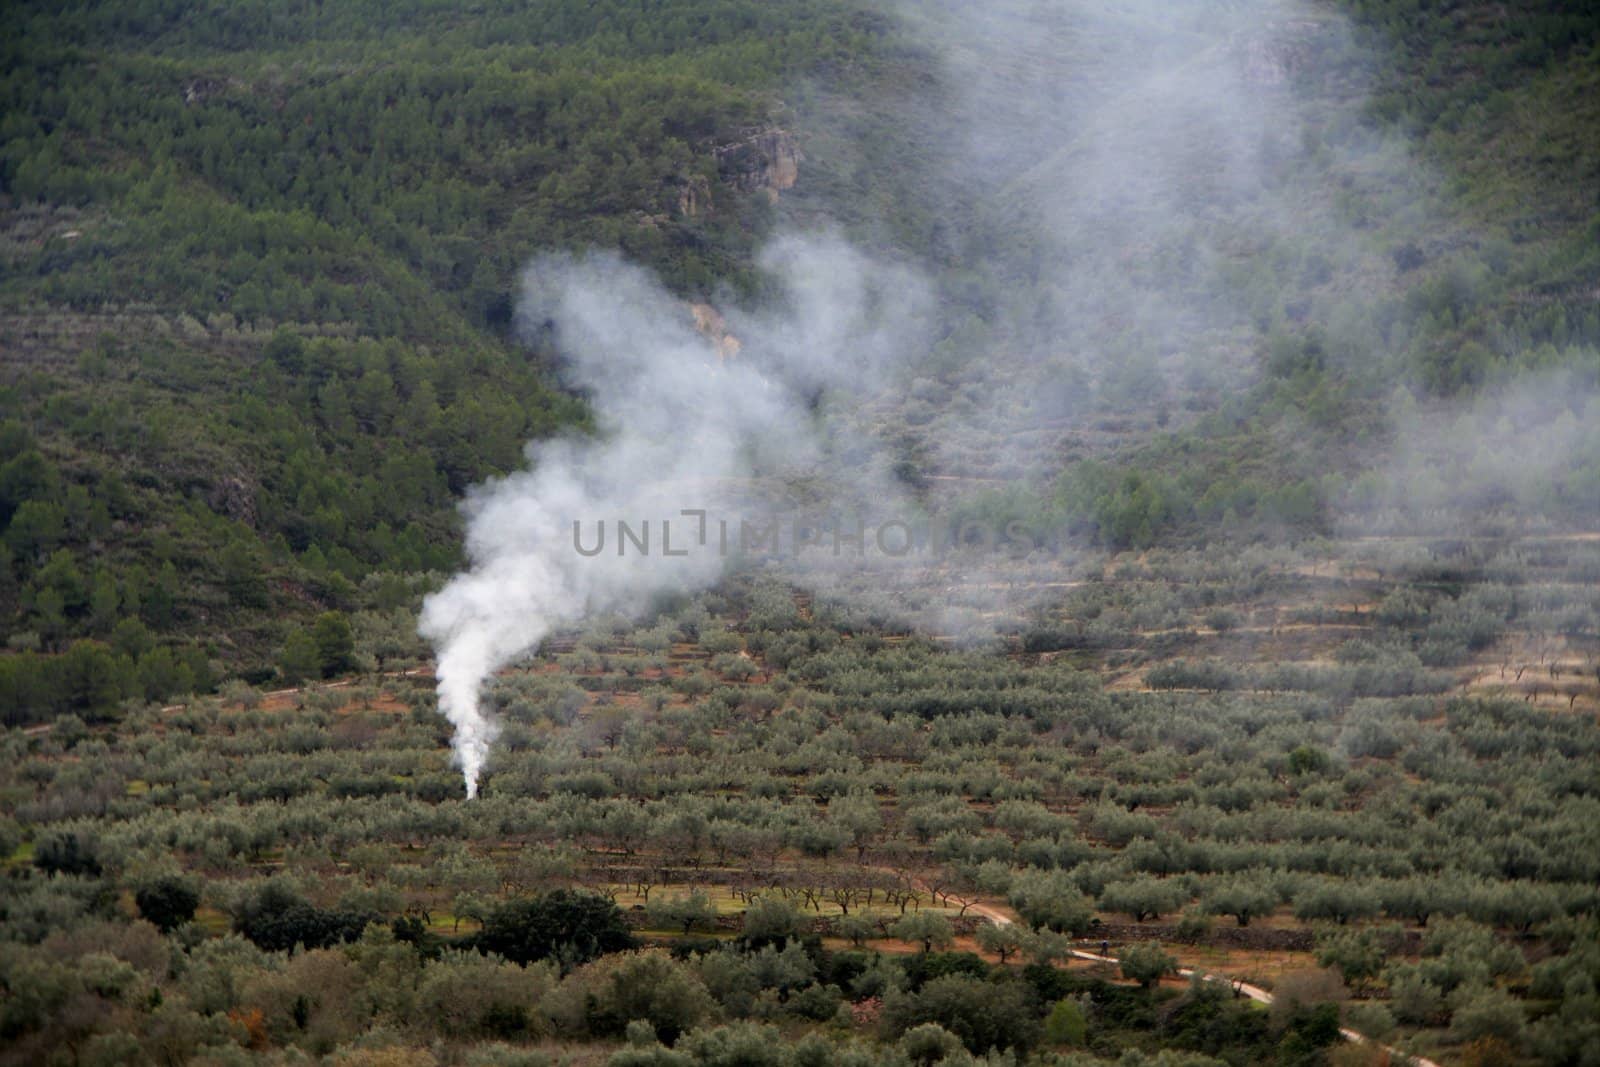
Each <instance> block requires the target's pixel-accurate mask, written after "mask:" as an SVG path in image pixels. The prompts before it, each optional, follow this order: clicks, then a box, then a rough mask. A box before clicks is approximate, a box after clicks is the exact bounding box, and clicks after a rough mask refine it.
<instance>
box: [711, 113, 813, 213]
mask: <svg viewBox="0 0 1600 1067" xmlns="http://www.w3.org/2000/svg"><path fill="white" fill-rule="evenodd" d="M714 151H715V154H716V157H717V174H718V175H719V176H720V177H721V178H722V180H723V181H724V182H726V183H727V184H729V185H731V186H733V187H734V188H735V189H738V190H740V191H741V192H747V193H748V192H755V191H756V190H758V189H760V190H765V191H766V193H767V195H768V196H770V197H772V198H773V199H774V200H776V199H777V197H778V194H779V193H781V192H782V191H783V190H785V189H792V188H793V187H794V183H795V182H796V181H797V180H798V179H799V177H800V163H801V160H803V159H804V158H805V157H804V156H802V155H801V153H800V145H799V144H798V143H797V142H796V141H795V139H794V135H793V134H792V133H790V132H789V131H788V130H781V129H778V128H777V127H774V126H769V127H765V128H762V129H755V130H746V131H744V132H743V133H742V134H741V136H740V137H739V138H738V139H736V140H734V141H731V142H729V143H727V144H722V145H718V146H717V148H716V149H715V150H714Z"/></svg>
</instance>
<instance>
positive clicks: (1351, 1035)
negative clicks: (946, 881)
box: [967, 904, 1439, 1067]
mask: <svg viewBox="0 0 1600 1067" xmlns="http://www.w3.org/2000/svg"><path fill="white" fill-rule="evenodd" d="M967 910H968V911H970V912H972V913H974V914H976V915H981V916H983V917H984V918H985V919H988V920H989V921H990V922H992V923H994V924H995V925H996V926H1010V925H1011V923H1012V919H1011V917H1010V916H1009V915H1006V914H1004V913H1002V912H1001V911H999V910H998V909H997V908H992V907H990V906H989V905H987V904H973V905H971V906H970V907H968V909H967ZM1068 952H1069V954H1070V955H1071V956H1072V957H1073V958H1074V959H1079V960H1089V961H1090V962H1093V963H1110V964H1115V963H1117V962H1118V961H1117V959H1116V957H1114V956H1098V955H1096V954H1095V953H1093V952H1083V951H1081V950H1079V949H1069V950H1068ZM1197 974H1198V975H1199V976H1200V977H1202V978H1204V979H1205V980H1206V981H1209V982H1222V983H1225V984H1226V985H1227V986H1228V987H1229V988H1230V989H1232V990H1233V991H1234V993H1235V994H1240V995H1243V996H1247V997H1249V998H1250V999H1251V1000H1253V1001H1255V1002H1257V1003H1258V1004H1271V1003H1272V994H1271V993H1269V992H1267V991H1266V990H1265V989H1262V988H1261V987H1260V986H1254V985H1250V984H1249V983H1247V982H1241V981H1238V980H1237V979H1233V978H1229V977H1227V976H1226V975H1221V974H1217V973H1215V972H1214V971H1200V970H1196V969H1195V968H1193V967H1180V968H1178V977H1180V978H1193V977H1194V976H1195V975H1197ZM1339 1036H1341V1037H1343V1038H1344V1039H1345V1040H1346V1041H1350V1042H1353V1043H1354V1044H1357V1045H1372V1046H1373V1047H1375V1048H1378V1049H1382V1050H1383V1051H1384V1052H1386V1053H1388V1054H1389V1055H1390V1056H1391V1057H1393V1059H1394V1061H1395V1062H1396V1063H1408V1064H1411V1067H1439V1065H1438V1064H1437V1063H1434V1062H1433V1061H1432V1060H1429V1059H1424V1058H1422V1057H1421V1056H1411V1055H1408V1054H1406V1053H1404V1052H1401V1051H1400V1050H1399V1049H1397V1048H1392V1047H1391V1046H1389V1045H1384V1044H1380V1043H1379V1042H1376V1041H1373V1040H1371V1039H1370V1038H1368V1037H1367V1036H1366V1035H1364V1034H1362V1033H1360V1032H1359V1031H1356V1030H1352V1029H1350V1028H1349V1027H1347V1026H1341V1027H1340V1028H1339Z"/></svg>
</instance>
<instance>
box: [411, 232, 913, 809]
mask: <svg viewBox="0 0 1600 1067" xmlns="http://www.w3.org/2000/svg"><path fill="white" fill-rule="evenodd" d="M763 263H764V265H765V266H766V268H767V269H768V270H769V271H770V273H771V274H772V276H773V277H774V278H775V279H776V281H777V285H778V288H779V290H780V292H781V293H782V294H783V299H782V300H781V301H779V302H778V305H777V307H776V309H775V310H773V311H771V312H769V313H767V314H764V315H761V314H754V313H748V314H741V315H739V316H738V317H737V319H736V324H737V328H738V329H739V330H740V331H741V333H740V335H739V339H740V341H741V343H742V351H741V352H740V354H739V356H738V357H736V358H725V357H724V355H723V354H722V353H721V352H720V351H719V349H718V346H717V343H716V339H715V338H712V337H708V336H706V335H705V334H703V333H702V332H700V331H699V330H697V329H696V326H695V323H694V318H693V315H692V314H691V311H690V309H689V308H688V307H687V306H686V305H685V304H683V303H682V302H681V301H679V300H677V299H675V298H674V297H672V296H671V295H670V294H669V293H667V291H666V290H665V289H664V288H663V287H662V286H661V285H660V283H659V282H658V280H657V279H655V278H654V277H653V276H651V275H650V274H649V273H648V272H646V271H644V270H642V269H641V268H639V267H636V266H633V265H631V264H628V263H626V262H624V261H623V260H622V259H621V258H619V257H618V256H616V255H614V254H610V253H594V254H591V255H587V256H578V257H570V256H552V257H544V258H541V259H539V260H536V261H535V262H534V263H533V264H532V265H530V266H529V267H528V269H527V271H526V273H525V275H524V280H523V289H522V294H521V299H520V302H519V305H518V322H519V326H520V328H521V329H522V331H523V333H524V335H525V336H527V337H529V338H534V337H539V338H541V339H542V340H543V341H544V342H545V343H548V344H551V345H553V347H554V348H555V349H556V350H557V352H558V353H559V354H560V356H561V357H562V359H563V360H564V366H563V376H564V378H565V379H566V381H567V382H568V384H569V385H571V386H573V387H574V388H577V389H580V390H582V391H584V392H585V393H586V394H587V395H588V397H589V400H590V405H591V408H592V411H593V414H594V419H595V424H596V432H595V434H594V436H593V437H586V438H568V439H562V440H558V441H553V442H547V443H539V444H535V445H532V446H530V448H529V450H528V457H529V469H528V470H526V471H523V472H520V473H517V474H513V475H511V476H509V477H507V478H503V479H500V480H498V481H494V482H490V483H488V484H486V485H484V486H482V487H480V488H479V489H477V490H475V491H474V492H473V493H472V494H471V495H470V496H469V497H468V499H467V501H466V502H465V504H464V506H463V508H464V511H465V514H466V518H467V539H466V550H467V555H468V558H469V559H470V561H471V567H470V569H469V570H467V571H466V572H465V573H463V574H460V575H458V576H456V577H455V578H454V579H453V580H452V581H451V582H450V583H449V584H448V585H447V586H445V588H444V589H442V590H440V591H439V592H438V593H437V594H435V595H433V596H430V597H429V598H428V599H427V601H426V602H425V604H424V606H423V612H422V620H421V630H422V633H423V635H424V636H425V637H427V638H428V639H429V640H430V641H431V642H433V644H434V646H435V649H436V650H437V653H438V665H437V674H438V689H439V703H440V710H441V711H442V712H443V714H444V715H446V716H447V717H448V718H449V720H450V722H451V723H452V724H453V725H454V727H455V738H454V742H453V745H454V749H455V754H456V760H457V762H458V763H459V765H460V766H461V769H462V773H463V776H464V778H465V780H466V786H467V795H468V796H469V797H470V796H474V795H476V793H477V787H478V780H479V776H480V775H481V773H482V770H483V767H484V763H485V761H486V759H487V757H488V752H489V747H490V745H491V744H492V742H493V740H494V737H495V734H496V726H495V724H494V722H493V721H492V719H491V718H490V717H489V716H488V715H486V713H485V712H484V709H483V707H482V704H481V696H482V690H483V686H484V684H485V682H486V681H487V679H488V678H489V677H490V675H491V674H492V673H493V672H494V671H496V670H498V669H500V668H502V667H504V666H506V665H508V664H509V663H511V662H513V661H514V660H515V659H517V657H519V656H520V655H522V654H524V653H525V652H527V651H528V650H530V649H532V648H534V647H535V646H536V645H537V644H538V642H539V641H540V640H541V639H542V638H543V637H545V636H546V635H547V634H549V633H550V632H551V630H552V629H554V628H556V627H558V626H561V625H564V624H571V623H574V622H576V621H578V620H580V619H582V618H584V617H585V616H586V615H589V614H590V613H603V612H612V611H620V612H623V613H625V614H631V613H634V612H635V611H637V609H638V608H640V607H641V606H642V605H643V604H644V603H646V602H647V601H648V600H649V598H651V597H652V596H653V595H655V594H658V593H662V592H666V591H670V590H679V589H694V588H699V587H703V586H705V585H707V584H709V583H710V582H712V581H714V580H715V578H716V577H717V576H718V574H720V573H721V568H722V563H723V560H722V558H721V557H720V556H719V555H718V554H716V553H713V552H704V551H696V552H691V553H689V554H688V555H686V556H677V555H671V556H669V555H666V554H665V553H664V552H663V551H662V550H663V548H665V547H666V546H665V545H664V544H663V542H662V540H660V539H662V538H664V537H668V536H671V537H674V538H675V545H676V548H677V549H678V550H682V549H683V548H684V547H685V546H686V545H690V544H692V543H693V541H694V540H695V539H696V538H697V537H698V536H699V523H698V521H697V519H696V518H695V517H694V516H681V517H680V512H681V511H683V510H685V509H690V510H707V511H711V512H713V513H716V512H727V511H728V510H729V509H731V508H732V506H733V503H734V501H735V500H736V499H738V498H739V496H740V493H741V487H742V486H743V485H744V484H746V483H747V482H748V481H749V480H750V479H751V478H752V476H753V475H754V474H755V473H756V472H757V470H758V469H761V470H778V471H782V470H790V469H805V468H807V467H814V466H815V465H816V463H817V462H818V457H819V455H820V452H819V447H818V441H819V439H818V437H817V434H816V430H815V425H814V421H813V416H812V413H811V410H810V408H811V401H812V398H813V397H814V396H815V394H816V392H817V391H818V390H821V389H828V388H836V387H842V386H846V385H849V384H851V383H857V382H862V381H870V380H873V378H874V377H875V376H876V375H877V373H878V371H879V368H881V367H883V366H884V364H885V361H886V360H888V359H889V358H890V357H891V355H892V354H893V353H894V352H896V351H898V350H900V349H901V346H902V345H904V344H905V343H906V341H907V340H908V339H912V338H915V337H916V335H917V332H918V325H917V322H918V319H919V318H925V315H923V314H921V312H922V310H923V309H922V307H921V303H922V302H921V299H920V297H919V295H918V294H919V283H918V282H917V280H916V279H915V278H914V277H911V276H909V275H906V274H905V273H904V272H902V271H900V270H898V269H896V268H894V267H892V266H889V265H886V264H882V263H875V262H873V261H871V260H869V259H868V258H867V257H866V256H864V255H863V254H862V253H861V252H859V251H857V250H855V249H853V248H851V247H849V246H848V245H845V244H843V243H841V242H839V241H837V240H834V239H831V238H828V237H809V238H798V237H795V238H787V239H783V240H780V241H777V242H775V243H774V244H773V245H772V246H771V247H770V248H769V249H768V251H767V253H766V255H765V256H764V257H763ZM617 520H624V521H627V522H629V523H632V524H633V528H634V529H639V528H640V527H641V526H642V524H643V523H644V522H646V521H649V522H651V523H652V524H655V528H654V531H653V533H654V537H655V538H657V540H656V542H655V544H654V545H653V548H654V551H651V552H648V553H647V552H643V551H631V552H623V551H620V550H619V549H620V547H621V546H620V544H619V543H618V542H616V541H615V540H614V541H613V542H612V543H611V544H608V545H607V546H606V547H605V550H602V551H600V552H599V553H597V554H595V555H592V556H590V555H586V554H584V553H580V552H579V551H577V549H576V546H575V543H574V533H573V527H574V523H581V524H583V527H584V529H585V531H586V532H585V534H584V538H585V539H584V546H585V548H586V549H588V548H592V547H593V536H594V531H595V530H596V528H597V524H598V523H600V522H602V521H603V522H608V523H610V522H615V521H617ZM674 520H676V522H675V524H674V526H672V527H670V528H663V527H662V526H660V525H659V523H660V522H662V521H666V522H674ZM612 529H613V533H615V527H612Z"/></svg>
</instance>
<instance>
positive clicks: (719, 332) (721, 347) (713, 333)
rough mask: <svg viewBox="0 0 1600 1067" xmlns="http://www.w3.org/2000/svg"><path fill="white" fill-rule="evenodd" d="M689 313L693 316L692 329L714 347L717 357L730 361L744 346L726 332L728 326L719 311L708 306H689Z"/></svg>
mask: <svg viewBox="0 0 1600 1067" xmlns="http://www.w3.org/2000/svg"><path fill="white" fill-rule="evenodd" d="M689 313H690V314H691V315H693V316H694V328H695V329H696V330H698V331H699V333H700V335H701V336H702V337H704V338H705V339H706V340H708V341H710V342H711V343H712V344H713V345H715V346H716V349H717V355H718V356H720V357H721V358H723V359H732V358H733V357H734V356H737V355H738V354H739V349H741V348H743V347H744V345H743V344H741V343H740V341H739V339H738V338H737V337H735V336H734V335H733V334H731V333H729V332H728V324H727V322H726V321H725V320H724V319H723V317H722V313H721V312H720V311H718V310H717V309H716V308H714V307H712V306H711V305H710V304H690V305H689Z"/></svg>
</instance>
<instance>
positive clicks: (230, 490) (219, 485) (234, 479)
mask: <svg viewBox="0 0 1600 1067" xmlns="http://www.w3.org/2000/svg"><path fill="white" fill-rule="evenodd" d="M206 503H207V504H209V505H210V506H211V510H212V511H215V512H217V513H218V514H220V515H226V516H228V518H230V519H235V520H237V521H239V522H242V523H244V524H245V525H246V526H251V527H254V526H255V524H256V494H255V490H254V489H252V488H251V486H250V485H249V483H247V482H246V481H245V480H244V479H243V478H240V477H238V476H237V475H226V476H224V477H222V478H220V479H218V480H217V481H216V482H214V483H213V484H212V486H211V489H210V491H209V492H208V493H207V494H206Z"/></svg>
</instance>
